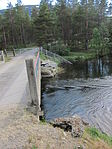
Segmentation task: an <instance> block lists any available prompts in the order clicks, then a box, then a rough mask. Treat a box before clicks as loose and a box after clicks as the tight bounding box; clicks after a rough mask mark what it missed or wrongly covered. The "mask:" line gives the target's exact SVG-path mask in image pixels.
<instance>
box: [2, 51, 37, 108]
mask: <svg viewBox="0 0 112 149" xmlns="http://www.w3.org/2000/svg"><path fill="white" fill-rule="evenodd" d="M36 51H37V50H35V49H33V50H30V51H26V52H24V53H23V54H21V55H19V56H16V57H14V58H13V59H12V60H11V61H10V62H7V63H2V64H0V108H3V107H4V106H6V107H11V106H12V105H15V104H18V105H24V106H26V105H27V103H28V101H29V100H30V94H29V93H30V92H29V87H28V77H27V71H26V64H25V59H29V58H33V57H34V55H35V52H36Z"/></svg>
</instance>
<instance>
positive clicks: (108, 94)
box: [42, 56, 112, 135]
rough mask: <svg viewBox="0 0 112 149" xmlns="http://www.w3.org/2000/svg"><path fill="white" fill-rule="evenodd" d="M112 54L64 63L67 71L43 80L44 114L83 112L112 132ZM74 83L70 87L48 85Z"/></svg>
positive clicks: (64, 115)
mask: <svg viewBox="0 0 112 149" xmlns="http://www.w3.org/2000/svg"><path fill="white" fill-rule="evenodd" d="M111 75H112V56H107V57H105V58H102V59H100V60H97V59H96V60H91V61H86V62H83V63H81V62H77V63H75V64H74V65H67V66H65V72H64V73H62V74H61V75H59V76H57V77H56V78H54V79H49V80H48V79H47V80H44V81H43V85H42V86H43V108H44V111H45V118H46V119H47V120H51V119H54V118H58V117H68V116H73V115H75V114H77V115H80V116H81V117H82V118H83V119H85V120H86V121H88V122H89V123H90V124H91V125H92V126H95V127H97V128H99V129H100V130H101V131H102V132H105V133H107V134H109V135H112V76H111ZM47 85H52V86H56V87H62V88H63V87H64V86H73V88H70V89H68V90H67V89H48V88H47Z"/></svg>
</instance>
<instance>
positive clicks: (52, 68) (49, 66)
mask: <svg viewBox="0 0 112 149" xmlns="http://www.w3.org/2000/svg"><path fill="white" fill-rule="evenodd" d="M56 68H57V64H56V63H55V62H52V61H49V60H47V61H42V63H41V74H42V77H43V78H52V77H54V76H55V75H56V73H57V72H56Z"/></svg>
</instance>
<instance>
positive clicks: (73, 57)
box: [64, 51, 96, 62]
mask: <svg viewBox="0 0 112 149" xmlns="http://www.w3.org/2000/svg"><path fill="white" fill-rule="evenodd" d="M95 57H96V52H94V51H85V52H70V55H69V56H64V58H66V59H67V60H69V61H71V62H75V61H78V60H80V61H85V60H88V59H93V58H95Z"/></svg>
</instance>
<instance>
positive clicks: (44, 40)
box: [34, 2, 53, 46]
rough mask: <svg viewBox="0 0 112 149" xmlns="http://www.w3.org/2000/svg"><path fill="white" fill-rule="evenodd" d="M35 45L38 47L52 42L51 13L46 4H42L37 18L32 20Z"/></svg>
mask: <svg viewBox="0 0 112 149" xmlns="http://www.w3.org/2000/svg"><path fill="white" fill-rule="evenodd" d="M34 25H35V31H36V37H37V39H36V40H37V44H38V45H39V46H43V45H48V43H50V42H52V41H53V39H52V28H53V22H52V18H51V13H50V10H49V8H48V5H47V3H46V2H42V3H41V5H40V10H39V14H38V16H37V17H36V18H35V19H34Z"/></svg>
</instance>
